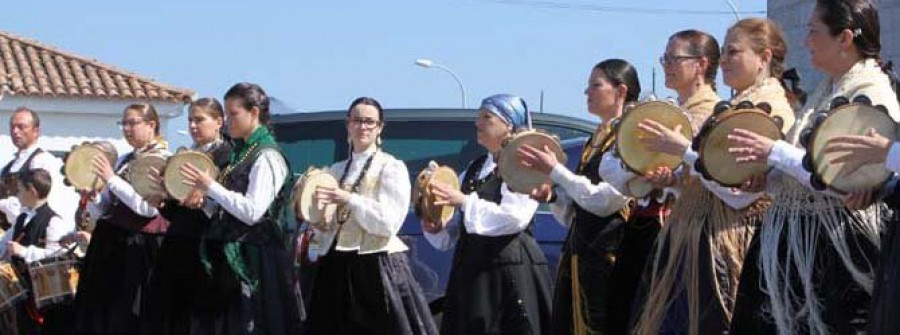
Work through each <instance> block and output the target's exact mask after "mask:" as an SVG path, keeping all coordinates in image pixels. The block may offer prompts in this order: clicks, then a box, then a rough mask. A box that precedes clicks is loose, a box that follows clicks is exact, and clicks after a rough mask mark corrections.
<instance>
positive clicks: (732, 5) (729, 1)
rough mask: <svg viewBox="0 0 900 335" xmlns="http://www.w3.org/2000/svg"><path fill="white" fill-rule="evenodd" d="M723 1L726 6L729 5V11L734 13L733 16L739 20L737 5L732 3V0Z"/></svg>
mask: <svg viewBox="0 0 900 335" xmlns="http://www.w3.org/2000/svg"><path fill="white" fill-rule="evenodd" d="M725 2H727V3H728V6H729V7H731V12H732V13H734V18H736V19H737V20H738V21H740V20H741V14H740V13H738V9H737V6H735V5H734V2H732V1H731V0H725Z"/></svg>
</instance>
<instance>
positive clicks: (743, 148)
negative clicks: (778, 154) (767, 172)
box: [728, 128, 775, 163]
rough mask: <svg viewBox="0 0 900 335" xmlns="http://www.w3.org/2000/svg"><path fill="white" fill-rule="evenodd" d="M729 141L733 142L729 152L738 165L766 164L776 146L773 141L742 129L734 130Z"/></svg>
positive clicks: (729, 136)
mask: <svg viewBox="0 0 900 335" xmlns="http://www.w3.org/2000/svg"><path fill="white" fill-rule="evenodd" d="M728 140H729V141H731V148H729V149H728V152H730V153H731V155H732V156H734V160H735V161H736V162H738V163H766V161H767V160H768V159H769V154H770V153H772V147H773V146H775V141H773V140H772V139H770V138H768V137H765V136H762V135H760V134H757V133H755V132H752V131H749V130H747V129H741V128H735V129H733V130H732V131H731V133H729V134H728Z"/></svg>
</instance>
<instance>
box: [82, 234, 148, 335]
mask: <svg viewBox="0 0 900 335" xmlns="http://www.w3.org/2000/svg"><path fill="white" fill-rule="evenodd" d="M158 238H159V236H158V235H153V234H143V233H140V232H134V231H129V230H126V229H124V228H121V227H119V226H116V225H115V224H113V223H111V222H109V221H105V220H99V221H98V222H97V227H96V229H95V230H94V232H93V236H92V237H91V244H90V246H89V247H88V251H87V255H85V258H84V267H83V268H82V270H81V274H80V278H79V282H78V293H77V294H76V296H75V318H76V322H75V330H76V332H77V333H78V334H136V333H138V332H139V322H140V320H139V318H140V316H141V314H142V310H144V308H146V305H143V302H142V296H143V297H144V298H146V295H147V280H148V278H149V274H150V269H151V267H152V266H153V262H154V260H155V258H156V252H157V250H158V249H159V244H158Z"/></svg>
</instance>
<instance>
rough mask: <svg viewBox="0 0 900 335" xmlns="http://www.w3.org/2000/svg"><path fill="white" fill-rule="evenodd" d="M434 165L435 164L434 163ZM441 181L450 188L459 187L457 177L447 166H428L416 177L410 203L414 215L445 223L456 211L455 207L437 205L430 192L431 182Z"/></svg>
mask: <svg viewBox="0 0 900 335" xmlns="http://www.w3.org/2000/svg"><path fill="white" fill-rule="evenodd" d="M435 165H436V164H435ZM435 182H438V183H442V184H445V185H448V186H449V187H450V188H453V189H457V190H458V189H459V186H460V185H459V177H458V176H457V175H456V171H453V168H451V167H449V166H433V167H432V166H429V167H428V168H425V169H424V170H422V172H420V173H419V176H418V177H416V185H415V186H414V187H413V189H412V203H413V208H414V209H415V213H416V215H418V216H419V218H421V219H423V220H427V221H430V222H436V223H441V224H442V225H444V224H447V222H449V221H450V219H451V218H453V215H454V214H455V213H456V207H453V206H437V205H435V204H434V203H435V202H436V201H437V198H436V197H435V195H434V194H433V193H432V191H431V190H432V188H431V185H432V183H435Z"/></svg>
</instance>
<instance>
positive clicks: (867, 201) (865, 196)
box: [841, 191, 876, 210]
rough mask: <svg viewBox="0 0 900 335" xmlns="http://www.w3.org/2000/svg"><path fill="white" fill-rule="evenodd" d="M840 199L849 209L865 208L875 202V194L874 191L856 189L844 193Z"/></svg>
mask: <svg viewBox="0 0 900 335" xmlns="http://www.w3.org/2000/svg"><path fill="white" fill-rule="evenodd" d="M841 200H843V201H844V205H845V206H847V208H849V209H851V210H859V209H865V208H868V207H869V206H871V205H872V203H874V202H875V200H876V196H875V192H874V191H857V192H851V193H849V194H847V195H845V196H844V197H843V198H841Z"/></svg>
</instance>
